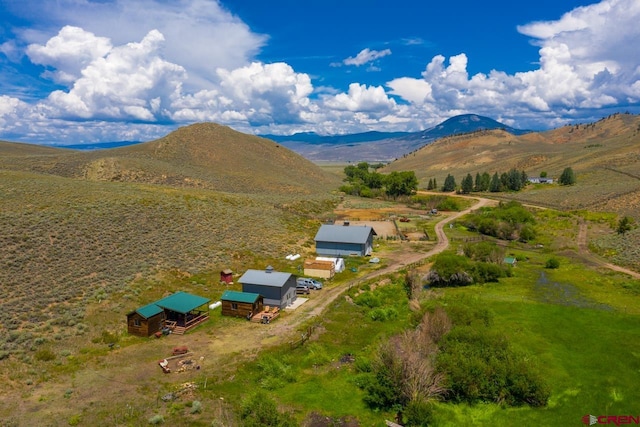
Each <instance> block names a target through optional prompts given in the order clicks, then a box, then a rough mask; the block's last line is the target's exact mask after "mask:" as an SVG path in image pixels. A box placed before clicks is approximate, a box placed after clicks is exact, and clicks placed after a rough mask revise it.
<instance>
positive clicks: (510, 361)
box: [437, 303, 550, 406]
mask: <svg viewBox="0 0 640 427" xmlns="http://www.w3.org/2000/svg"><path fill="white" fill-rule="evenodd" d="M456 305H457V304H456ZM456 305H451V306H449V307H448V308H447V311H448V312H449V311H451V312H450V313H449V314H450V315H452V318H453V320H454V325H455V326H454V327H453V329H452V330H451V332H449V334H447V335H445V336H444V338H443V340H442V342H441V351H440V353H439V354H438V356H437V368H438V371H439V372H440V373H442V374H443V375H444V376H445V377H446V384H445V385H446V387H447V389H448V390H449V393H448V394H447V399H449V400H452V401H454V402H465V403H469V404H474V403H478V402H495V403H499V404H506V405H511V406H518V405H523V404H528V405H531V406H545V405H546V404H547V401H548V399H549V396H550V388H549V386H548V385H547V384H546V382H545V381H544V378H543V376H542V374H541V372H540V371H539V369H538V366H537V364H536V363H535V361H534V359H532V358H531V357H530V356H528V355H526V354H524V353H522V352H518V351H515V350H514V349H512V348H511V346H510V345H509V342H508V340H507V338H506V336H505V335H503V334H502V333H499V332H497V331H495V330H492V329H491V328H490V327H489V325H488V323H487V322H485V321H482V319H483V318H484V317H485V315H486V313H484V314H483V312H477V313H474V312H475V311H476V310H477V307H474V306H473V305H469V304H467V303H463V304H461V305H460V306H459V307H457V310H455V311H453V310H450V309H451V308H452V307H455V306H456ZM477 320H481V321H480V322H478V321H477Z"/></svg>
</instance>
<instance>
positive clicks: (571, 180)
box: [558, 168, 576, 185]
mask: <svg viewBox="0 0 640 427" xmlns="http://www.w3.org/2000/svg"><path fill="white" fill-rule="evenodd" d="M558 182H559V183H560V185H573V184H575V183H576V175H575V174H574V173H573V169H571V168H565V169H564V170H563V171H562V175H560V178H559V179H558Z"/></svg>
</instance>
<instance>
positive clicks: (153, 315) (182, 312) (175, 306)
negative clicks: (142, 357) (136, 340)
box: [127, 291, 211, 337]
mask: <svg viewBox="0 0 640 427" xmlns="http://www.w3.org/2000/svg"><path fill="white" fill-rule="evenodd" d="M210 301H211V300H210V299H209V298H205V297H201V296H198V295H192V294H189V293H187V292H182V291H180V292H176V293H174V294H171V295H169V296H167V297H164V298H162V299H160V300H158V301H156V302H153V303H151V304H147V305H145V306H143V307H140V308H138V309H136V310H134V311H132V312H130V313H129V314H127V330H128V331H129V333H130V334H132V335H137V336H142V337H149V336H151V335H153V334H155V333H156V332H160V331H161V330H162V329H164V328H165V327H167V328H169V329H170V330H171V331H172V332H173V333H175V334H180V335H181V334H184V333H185V332H186V331H188V330H189V329H192V328H194V327H196V326H197V325H199V324H200V323H202V322H204V321H206V320H208V319H209V311H208V310H206V311H203V310H201V309H200V308H201V307H202V306H203V305H206V304H208V303H209V302H210Z"/></svg>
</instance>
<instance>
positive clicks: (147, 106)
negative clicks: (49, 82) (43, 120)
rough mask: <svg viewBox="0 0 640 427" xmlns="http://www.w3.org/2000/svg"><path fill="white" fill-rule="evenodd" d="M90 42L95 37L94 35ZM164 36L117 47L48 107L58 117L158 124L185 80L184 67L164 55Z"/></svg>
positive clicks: (54, 94) (55, 94)
mask: <svg viewBox="0 0 640 427" xmlns="http://www.w3.org/2000/svg"><path fill="white" fill-rule="evenodd" d="M89 37H91V36H89ZM163 42H164V37H163V35H162V34H161V33H160V32H159V31H156V30H152V31H150V32H149V34H147V35H146V36H145V37H144V38H143V39H142V41H141V42H139V43H128V44H126V45H124V46H118V47H115V48H113V49H112V50H111V51H110V52H108V53H107V54H106V55H105V56H104V57H99V58H96V59H94V60H93V61H92V62H91V63H90V64H88V65H87V66H86V68H84V69H82V70H81V74H82V76H81V77H80V78H79V79H78V80H76V81H75V82H74V84H73V87H72V88H71V90H70V91H69V92H64V91H61V90H56V91H54V92H52V93H51V94H50V95H49V97H48V99H47V101H46V104H47V106H48V107H50V108H51V114H52V115H53V116H55V117H70V118H73V117H74V116H76V117H79V118H108V119H132V120H142V121H155V120H157V119H159V118H160V117H161V116H162V115H163V114H162V109H163V108H170V103H171V98H172V96H175V95H176V94H177V93H179V90H180V85H181V82H182V80H183V79H184V78H185V77H186V76H185V70H184V68H183V67H181V66H179V65H176V64H173V63H170V62H167V61H165V60H163V59H162V58H161V56H160V55H159V50H160V49H161V47H162V44H163Z"/></svg>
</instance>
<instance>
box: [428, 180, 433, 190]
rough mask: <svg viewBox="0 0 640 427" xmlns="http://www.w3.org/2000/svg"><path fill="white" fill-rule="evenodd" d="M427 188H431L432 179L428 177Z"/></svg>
mask: <svg viewBox="0 0 640 427" xmlns="http://www.w3.org/2000/svg"><path fill="white" fill-rule="evenodd" d="M427 190H433V180H432V179H431V178H429V183H428V184H427Z"/></svg>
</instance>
